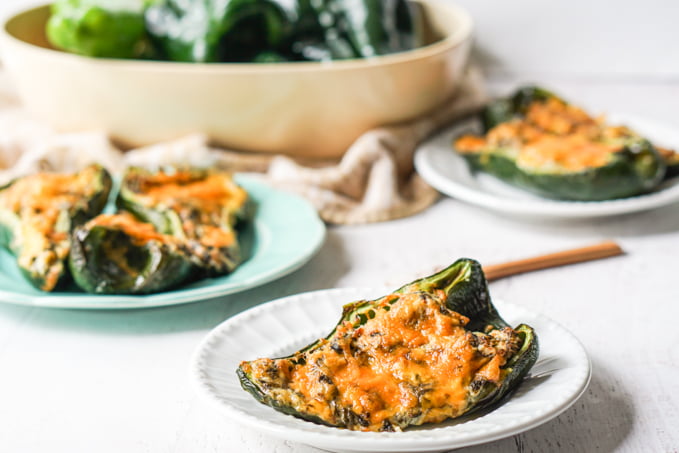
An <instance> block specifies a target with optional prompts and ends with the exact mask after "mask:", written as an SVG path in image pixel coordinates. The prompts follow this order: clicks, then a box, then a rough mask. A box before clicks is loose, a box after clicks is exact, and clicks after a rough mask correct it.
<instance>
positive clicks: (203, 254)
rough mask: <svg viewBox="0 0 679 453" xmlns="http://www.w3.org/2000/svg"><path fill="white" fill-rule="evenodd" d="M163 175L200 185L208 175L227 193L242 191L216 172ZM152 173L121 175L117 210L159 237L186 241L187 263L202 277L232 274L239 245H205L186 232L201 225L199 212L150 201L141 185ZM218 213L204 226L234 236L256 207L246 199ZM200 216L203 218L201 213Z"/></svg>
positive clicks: (169, 170)
mask: <svg viewBox="0 0 679 453" xmlns="http://www.w3.org/2000/svg"><path fill="white" fill-rule="evenodd" d="M163 171H164V172H166V174H173V173H175V172H181V173H182V174H184V175H188V179H189V180H192V181H200V180H202V179H204V178H208V177H209V176H210V175H216V177H218V178H219V179H220V181H221V182H220V183H221V184H222V185H223V187H224V188H225V189H226V190H228V191H241V190H242V189H241V188H240V187H238V185H237V184H236V183H235V182H234V181H233V179H232V178H231V176H230V175H228V174H226V173H220V172H217V171H212V170H207V169H199V168H189V169H177V168H170V167H168V168H165V169H163ZM154 174H155V172H151V171H148V170H145V169H142V168H136V167H131V168H128V169H127V171H126V172H125V174H124V175H123V178H122V182H121V186H120V191H119V193H118V198H117V200H116V204H117V206H118V207H119V208H120V209H123V210H126V211H128V212H130V213H132V214H134V215H135V216H136V217H137V218H138V219H140V220H142V221H144V222H149V223H151V224H153V225H154V226H155V228H156V230H157V231H158V232H160V233H162V234H168V235H171V236H174V237H177V238H180V239H181V240H183V241H185V243H186V247H187V249H188V250H189V251H190V259H191V260H192V262H193V263H194V265H195V266H197V268H199V269H200V270H201V272H202V273H203V275H205V276H216V275H223V274H226V273H229V272H231V271H233V270H234V269H235V268H236V267H237V266H238V264H240V262H241V260H242V256H241V251H240V246H239V244H238V241H235V242H234V243H232V244H231V245H228V246H223V247H214V246H211V245H206V244H204V243H203V242H202V241H201V237H200V236H199V235H196V234H195V233H194V232H192V231H193V230H192V231H188V230H187V228H186V225H187V224H192V225H198V227H197V228H196V229H195V230H196V231H198V230H199V229H200V225H201V223H200V221H194V217H195V216H198V215H200V212H199V211H200V209H198V208H196V207H195V206H192V205H190V204H184V205H182V204H181V203H179V204H178V205H176V206H174V207H172V208H171V207H168V206H165V205H163V204H157V203H155V202H154V201H153V200H152V199H150V198H149V197H148V196H147V194H146V193H144V190H143V188H142V186H143V181H145V180H147V179H148V178H151V177H153V175H154ZM218 209H219V212H214V213H211V215H210V217H211V220H210V222H209V223H205V224H204V225H207V226H209V227H217V228H220V229H222V230H225V231H233V232H234V234H235V233H236V232H237V230H238V229H239V228H240V226H241V225H242V224H243V223H244V222H247V221H248V220H250V219H251V217H252V215H253V214H254V209H255V206H254V204H253V202H252V200H251V199H250V198H249V197H246V198H244V199H243V201H242V202H238V203H236V204H224V205H222V206H220V207H219V208H218ZM203 214H205V213H204V212H203Z"/></svg>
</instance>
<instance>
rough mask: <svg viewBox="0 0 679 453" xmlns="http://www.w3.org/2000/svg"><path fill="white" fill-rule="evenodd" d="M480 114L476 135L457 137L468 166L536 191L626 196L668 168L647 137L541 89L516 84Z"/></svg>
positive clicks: (574, 197)
mask: <svg viewBox="0 0 679 453" xmlns="http://www.w3.org/2000/svg"><path fill="white" fill-rule="evenodd" d="M480 120H481V121H480V122H481V124H482V130H481V132H482V136H475V135H465V136H462V137H459V138H458V139H457V140H456V141H455V144H454V147H455V148H456V150H457V151H458V152H459V153H460V154H461V155H462V156H463V157H464V158H465V159H466V160H467V161H468V162H469V164H470V165H471V167H472V168H473V169H474V170H477V171H484V172H487V173H490V174H492V175H494V176H496V177H498V178H500V179H502V180H504V181H506V182H508V183H510V184H513V185H516V186H519V187H522V188H524V189H527V190H530V191H532V192H535V193H537V194H539V195H542V196H546V197H551V198H560V199H568V200H582V201H591V200H608V199H612V198H621V197H629V196H633V195H637V194H640V193H644V192H647V191H649V190H651V189H653V188H654V187H655V186H656V185H657V184H658V183H659V182H660V181H661V180H662V178H663V176H664V174H665V171H666V164H665V162H664V160H663V159H662V158H661V156H660V154H659V153H658V151H657V150H656V149H655V147H654V146H653V145H652V144H651V143H650V142H649V141H648V140H646V139H644V138H643V137H641V136H639V135H638V134H637V133H635V132H634V131H632V130H630V129H628V128H627V127H624V126H611V125H608V124H605V123H604V122H603V120H601V119H597V118H592V117H590V116H589V115H588V114H587V113H585V112H584V111H583V110H581V109H579V108H578V107H575V106H573V105H571V104H569V103H567V102H565V101H564V100H562V99H561V98H559V97H557V96H555V95H554V94H552V93H551V92H549V91H547V90H544V89H542V88H537V87H526V88H522V89H520V90H518V91H517V92H516V94H514V95H513V96H511V97H509V98H506V99H499V100H496V101H493V102H491V103H490V104H489V105H488V106H487V107H486V108H485V109H484V110H483V111H482V112H481V115H480Z"/></svg>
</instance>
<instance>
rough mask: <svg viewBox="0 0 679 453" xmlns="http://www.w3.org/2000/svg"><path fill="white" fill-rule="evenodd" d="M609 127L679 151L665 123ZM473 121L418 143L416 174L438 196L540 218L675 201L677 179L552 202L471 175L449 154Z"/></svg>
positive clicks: (631, 121) (633, 121)
mask: <svg viewBox="0 0 679 453" xmlns="http://www.w3.org/2000/svg"><path fill="white" fill-rule="evenodd" d="M609 122H611V123H612V124H626V125H629V126H630V127H631V128H632V129H635V130H637V131H638V132H639V133H641V134H643V135H644V136H645V137H648V138H649V139H650V140H651V141H654V142H656V143H658V145H661V146H665V147H669V148H674V149H679V132H677V130H676V128H672V127H670V126H668V125H664V124H660V123H656V122H654V121H649V120H645V119H643V118H638V117H636V116H632V115H620V114H617V115H609ZM477 128H478V125H477V123H476V122H475V121H473V120H468V121H463V122H460V123H456V124H455V125H454V126H451V127H449V128H447V129H444V130H442V131H441V132H439V133H438V134H436V135H434V136H432V137H431V138H430V139H428V140H427V141H425V142H424V143H422V145H420V147H419V148H418V150H417V152H416V154H415V167H416V168H417V171H418V173H419V174H420V175H421V176H422V178H424V180H425V181H427V182H428V183H429V184H431V185H432V186H433V187H435V188H436V189H437V190H439V191H440V192H442V193H444V194H446V195H448V196H451V197H453V198H457V199H459V200H462V201H465V202H467V203H471V204H475V205H478V206H482V207H485V208H488V209H492V210H494V211H499V212H505V213H508V214H515V215H525V216H539V217H569V218H585V217H603V216H612V215H619V214H628V213H632V212H638V211H646V210H649V209H654V208H659V207H661V206H665V205H668V204H671V203H674V202H678V201H679V177H675V178H672V179H670V180H668V181H665V182H663V183H662V184H661V185H660V186H658V187H657V188H655V189H654V190H653V191H652V192H649V193H647V194H643V195H638V196H635V197H629V198H620V199H615V200H606V201H564V200H551V199H548V198H542V197H539V196H537V195H534V194H531V193H530V192H527V191H525V190H521V189H518V188H516V187H513V186H511V185H509V184H506V183H504V182H502V181H500V180H499V179H497V178H495V177H494V176H491V175H487V174H485V173H482V172H472V171H470V169H469V166H468V165H467V162H466V161H465V160H464V158H463V157H462V156H460V155H458V154H457V153H456V152H454V151H453V147H452V143H453V139H454V137H456V136H458V135H460V134H461V133H465V132H470V131H476V130H477Z"/></svg>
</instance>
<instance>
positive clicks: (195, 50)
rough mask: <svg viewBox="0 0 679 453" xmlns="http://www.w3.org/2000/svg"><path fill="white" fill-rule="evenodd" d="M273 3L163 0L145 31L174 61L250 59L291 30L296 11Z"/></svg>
mask: <svg viewBox="0 0 679 453" xmlns="http://www.w3.org/2000/svg"><path fill="white" fill-rule="evenodd" d="M283 5H284V3H282V2H281V3H278V2H277V1H273V0H196V1H190V0H160V1H159V2H158V3H157V4H155V5H153V6H151V7H150V8H148V10H147V11H146V14H145V16H146V27H147V29H148V32H149V34H150V35H151V37H152V39H153V40H154V42H155V43H156V44H157V46H158V48H159V49H160V51H161V53H162V54H163V56H164V57H165V58H167V59H169V60H172V61H184V62H201V63H207V62H218V61H250V60H252V59H254V58H256V56H257V55H259V54H260V53H261V52H264V51H268V50H275V49H276V48H277V47H278V46H279V44H280V43H281V42H282V41H283V40H284V39H285V38H286V37H287V35H288V33H289V32H290V29H291V26H292V25H291V20H292V18H293V17H292V14H293V12H292V11H290V10H288V9H287V8H285V7H284V6H283Z"/></svg>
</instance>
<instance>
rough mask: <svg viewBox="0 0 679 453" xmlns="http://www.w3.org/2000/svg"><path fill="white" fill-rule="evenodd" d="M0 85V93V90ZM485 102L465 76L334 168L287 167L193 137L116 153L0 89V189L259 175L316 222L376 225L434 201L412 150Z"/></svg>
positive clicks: (282, 159)
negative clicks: (147, 176)
mask: <svg viewBox="0 0 679 453" xmlns="http://www.w3.org/2000/svg"><path fill="white" fill-rule="evenodd" d="M2 82H3V81H2V79H1V78H0V87H1V86H2V85H4V84H3V83H2ZM484 102H485V94H484V91H483V83H482V80H481V77H480V74H479V73H478V71H475V70H470V71H468V73H467V75H466V77H465V79H464V80H463V81H462V83H461V85H460V86H459V89H458V90H457V92H456V94H455V96H454V97H453V98H452V99H450V100H449V101H447V102H444V103H443V105H442V106H441V107H440V108H439V109H437V110H435V111H433V112H431V113H430V114H428V115H426V116H423V117H422V118H418V119H416V120H413V121H410V122H406V123H402V124H399V125H393V126H385V127H381V128H377V129H373V130H371V131H368V132H366V133H364V134H363V135H361V136H360V137H359V138H358V139H357V140H356V141H355V142H354V143H353V144H352V146H351V147H350V148H349V149H348V150H347V152H346V153H345V154H344V156H343V157H342V158H341V160H340V161H339V162H330V163H328V162H313V161H303V162H302V161H295V160H293V159H292V158H290V157H286V156H280V155H267V154H262V153H244V152H236V151H230V150H224V149H217V148H212V147H210V146H209V141H208V138H207V137H205V136H203V135H200V134H196V135H191V136H187V137H184V138H182V139H179V140H175V141H171V142H163V143H158V144H155V145H151V146H147V147H144V148H138V149H135V150H131V151H127V152H122V151H120V150H118V149H117V148H115V147H114V146H113V145H112V144H111V143H110V141H109V140H108V137H107V136H106V134H105V133H104V132H103V131H91V132H83V133H68V134H65V133H55V132H53V131H51V130H50V129H49V128H48V127H46V126H45V125H43V124H41V123H39V122H37V121H35V120H34V119H32V118H31V117H30V116H29V115H27V114H26V113H25V112H24V111H23V110H22V109H21V108H19V107H18V106H17V105H16V100H15V99H14V98H13V97H12V96H11V93H10V92H9V91H7V90H6V89H3V88H0V131H1V133H0V185H1V184H4V183H6V182H7V181H9V180H11V179H12V178H15V177H18V176H21V175H24V174H29V173H33V172H36V171H76V170H77V169H79V168H82V167H83V166H85V165H87V164H89V163H92V162H98V163H100V164H102V165H103V166H105V167H107V168H108V169H110V170H111V171H112V172H114V173H117V172H119V171H121V170H122V169H123V168H125V167H126V166H128V165H137V166H142V167H158V166H162V165H171V164H175V165H177V164H180V165H181V164H184V165H186V164H190V165H197V166H212V167H217V168H222V169H227V170H230V171H247V172H257V173H261V175H262V178H263V179H264V180H266V181H268V182H269V183H270V184H272V185H273V186H275V187H279V188H282V189H285V190H289V191H293V192H295V193H298V194H299V195H301V196H302V197H304V198H306V199H308V200H309V201H310V202H311V203H312V204H313V205H314V206H315V207H316V209H317V210H318V212H319V215H320V216H321V218H322V219H323V220H325V221H326V222H330V223H337V224H356V223H368V222H379V221H386V220H391V219H396V218H399V217H405V216H409V215H412V214H415V213H417V212H419V211H421V210H423V209H425V208H426V207H428V206H430V205H431V204H432V203H433V202H434V201H435V200H436V199H437V198H438V193H437V192H436V190H435V189H433V188H432V187H430V186H429V185H428V184H427V183H425V182H424V181H423V180H422V179H421V178H420V176H419V175H418V174H417V173H416V172H415V169H414V167H413V155H414V153H415V150H416V149H417V146H418V145H419V144H420V143H421V142H422V141H423V140H424V139H426V138H427V137H428V136H429V135H430V134H432V133H433V132H434V131H436V130H437V129H439V128H441V127H443V126H445V125H446V124H449V123H451V122H454V121H455V120H456V119H459V118H461V117H463V116H465V115H467V114H469V113H471V112H472V111H474V110H476V109H478V108H479V107H480V106H481V105H482V104H483V103H484Z"/></svg>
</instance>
